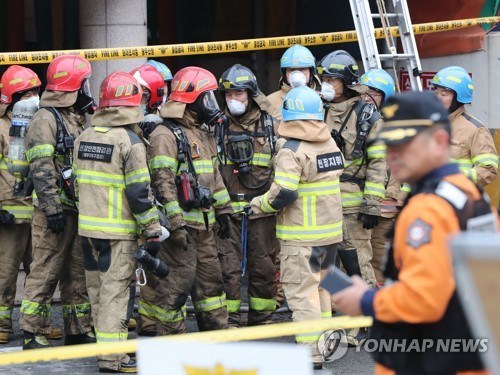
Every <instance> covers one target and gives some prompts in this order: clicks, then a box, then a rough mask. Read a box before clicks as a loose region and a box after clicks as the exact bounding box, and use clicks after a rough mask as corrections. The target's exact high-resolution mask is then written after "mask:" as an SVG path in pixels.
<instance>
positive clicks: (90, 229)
mask: <svg viewBox="0 0 500 375" xmlns="http://www.w3.org/2000/svg"><path fill="white" fill-rule="evenodd" d="M99 97H100V101H99V108H98V109H97V111H96V113H95V114H94V116H93V117H92V125H91V127H89V128H87V129H86V130H85V131H84V132H83V133H82V134H81V135H80V136H79V137H78V139H77V140H76V142H75V151H74V160H75V165H74V172H75V174H76V181H77V186H78V194H79V196H78V198H79V223H78V233H79V235H80V236H81V239H82V249H83V255H84V259H85V273H86V277H87V282H88V290H89V296H90V302H91V305H92V316H93V319H94V326H95V330H96V337H97V342H98V343H108V342H119V341H123V340H126V339H127V336H128V331H127V323H128V320H129V318H130V314H131V313H132V308H133V298H131V296H133V295H134V293H135V275H134V270H135V268H136V267H135V259H134V252H135V251H136V250H137V248H138V244H137V239H138V234H139V233H141V235H142V236H143V237H144V238H145V240H146V245H145V249H146V251H147V252H148V253H149V254H150V255H151V256H152V257H156V256H157V253H158V251H159V250H160V242H159V235H160V233H161V229H160V224H159V222H158V213H157V208H156V206H155V205H154V203H153V199H152V192H151V189H150V187H149V182H150V177H149V170H148V166H147V160H146V148H145V147H144V144H143V142H142V140H141V138H140V137H139V135H140V134H141V130H140V128H139V126H138V123H139V122H140V121H142V119H143V118H144V115H143V114H142V112H141V108H140V103H141V98H142V89H141V87H140V85H139V83H137V81H136V80H135V79H134V78H133V77H132V76H131V75H130V74H128V73H125V72H114V73H111V74H110V75H109V76H108V77H106V79H104V81H103V82H102V84H101V88H100V95H99ZM98 366H99V369H100V370H105V371H106V372H135V371H133V370H135V369H136V364H135V361H133V360H131V359H130V357H129V356H128V355H126V354H119V355H117V354H112V355H102V356H99V357H98Z"/></svg>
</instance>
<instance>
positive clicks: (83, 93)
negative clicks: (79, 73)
mask: <svg viewBox="0 0 500 375" xmlns="http://www.w3.org/2000/svg"><path fill="white" fill-rule="evenodd" d="M75 106H76V107H77V108H78V109H79V110H80V111H82V112H83V113H85V112H86V113H88V114H89V115H92V114H94V111H95V109H96V107H97V106H96V104H95V102H94V99H93V98H92V93H91V91H90V77H86V78H84V79H83V81H82V86H81V87H80V90H78V96H77V98H76V103H75Z"/></svg>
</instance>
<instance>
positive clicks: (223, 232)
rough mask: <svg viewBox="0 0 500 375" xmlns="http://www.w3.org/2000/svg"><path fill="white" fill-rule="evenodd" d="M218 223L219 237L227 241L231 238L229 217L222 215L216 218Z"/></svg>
mask: <svg viewBox="0 0 500 375" xmlns="http://www.w3.org/2000/svg"><path fill="white" fill-rule="evenodd" d="M216 219H217V222H218V223H219V230H218V231H217V235H218V236H219V238H220V239H221V240H225V239H227V238H229V236H230V235H231V232H230V229H229V215H228V214H222V215H219V216H217V217H216Z"/></svg>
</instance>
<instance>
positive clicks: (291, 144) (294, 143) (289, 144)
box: [283, 139, 301, 152]
mask: <svg viewBox="0 0 500 375" xmlns="http://www.w3.org/2000/svg"><path fill="white" fill-rule="evenodd" d="M300 142H301V141H300V140H298V139H289V140H288V141H286V142H285V144H284V145H283V148H288V149H290V150H292V151H293V152H297V149H298V148H299V146H300Z"/></svg>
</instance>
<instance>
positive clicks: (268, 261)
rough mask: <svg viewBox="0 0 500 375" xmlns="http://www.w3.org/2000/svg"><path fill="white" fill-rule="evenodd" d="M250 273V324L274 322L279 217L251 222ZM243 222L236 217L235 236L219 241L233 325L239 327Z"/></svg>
mask: <svg viewBox="0 0 500 375" xmlns="http://www.w3.org/2000/svg"><path fill="white" fill-rule="evenodd" d="M248 224H249V225H248V231H247V254H246V260H247V264H246V272H248V305H249V311H248V325H249V326H250V325H258V324H266V323H270V322H271V314H272V312H273V311H274V310H276V269H275V258H276V254H277V252H278V251H279V241H278V240H277V239H276V229H275V228H276V217H275V216H268V217H262V218H259V219H254V220H249V221H248ZM241 227H242V221H241V220H239V219H238V218H235V217H232V218H231V222H230V228H231V236H230V237H229V238H228V239H226V240H218V243H217V245H218V250H219V258H220V262H221V266H222V275H223V278H224V290H225V292H226V298H227V310H228V313H229V325H230V326H235V327H237V326H239V324H240V312H239V311H240V304H241V295H240V294H241V293H240V292H241V266H240V265H241V261H242V257H243V249H242V245H241V237H242V232H241Z"/></svg>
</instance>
